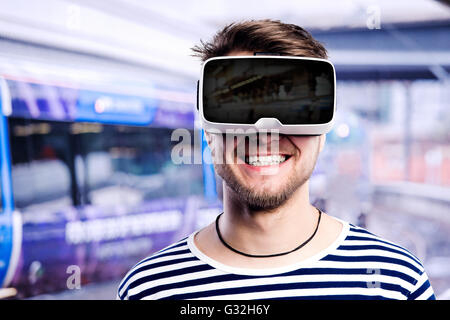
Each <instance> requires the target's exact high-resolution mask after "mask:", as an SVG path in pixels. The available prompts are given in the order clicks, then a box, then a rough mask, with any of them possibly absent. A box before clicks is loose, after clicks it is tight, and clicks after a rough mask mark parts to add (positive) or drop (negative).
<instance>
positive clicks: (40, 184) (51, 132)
mask: <svg viewBox="0 0 450 320" xmlns="http://www.w3.org/2000/svg"><path fill="white" fill-rule="evenodd" d="M68 129H69V125H68V124H67V123H63V122H60V123H58V122H46V121H36V120H27V119H16V118H9V130H10V139H11V143H10V144H11V162H12V163H11V175H12V183H13V194H14V200H15V206H16V207H17V208H19V209H22V210H28V209H30V210H33V211H35V210H39V211H43V212H51V211H54V210H57V209H61V208H63V207H67V206H70V205H72V203H73V201H72V196H71V192H72V191H73V186H72V185H71V184H72V183H73V181H71V173H70V171H71V170H73V165H72V163H73V156H72V155H71V152H70V148H68V145H69V138H70V137H69V134H68Z"/></svg>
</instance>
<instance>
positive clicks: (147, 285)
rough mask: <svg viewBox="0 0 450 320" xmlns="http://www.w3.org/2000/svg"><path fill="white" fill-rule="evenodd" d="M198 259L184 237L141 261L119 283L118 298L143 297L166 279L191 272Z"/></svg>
mask: <svg viewBox="0 0 450 320" xmlns="http://www.w3.org/2000/svg"><path fill="white" fill-rule="evenodd" d="M197 261H198V259H197V258H196V257H195V256H194V255H193V254H192V253H191V251H190V250H189V248H188V244H187V238H184V239H182V240H180V241H178V242H176V243H174V244H172V245H170V246H168V247H166V248H164V249H162V250H160V251H158V252H156V253H154V254H152V255H150V256H149V257H147V258H145V259H143V260H141V261H139V262H138V263H137V264H136V265H135V266H134V267H133V268H131V269H130V271H128V273H127V274H126V275H125V277H124V278H123V279H122V281H121V282H120V284H119V287H118V291H117V299H120V300H133V299H141V298H142V297H146V296H149V295H151V294H152V291H154V290H155V289H156V288H157V287H158V286H159V285H163V284H164V283H165V281H164V279H165V278H168V277H173V276H177V275H180V276H182V275H183V274H186V273H189V272H191V271H190V268H191V267H195V266H196V265H198V263H197Z"/></svg>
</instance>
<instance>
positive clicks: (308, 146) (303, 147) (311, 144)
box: [288, 136, 320, 153]
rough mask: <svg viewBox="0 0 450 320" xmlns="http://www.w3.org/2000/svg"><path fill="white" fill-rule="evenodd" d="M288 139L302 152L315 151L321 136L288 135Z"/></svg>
mask: <svg viewBox="0 0 450 320" xmlns="http://www.w3.org/2000/svg"><path fill="white" fill-rule="evenodd" d="M288 139H289V140H290V141H291V142H292V144H293V145H294V146H295V147H296V148H297V149H298V150H299V151H300V152H301V153H310V152H315V150H316V148H317V145H318V143H319V139H320V138H319V136H314V137H308V136H288Z"/></svg>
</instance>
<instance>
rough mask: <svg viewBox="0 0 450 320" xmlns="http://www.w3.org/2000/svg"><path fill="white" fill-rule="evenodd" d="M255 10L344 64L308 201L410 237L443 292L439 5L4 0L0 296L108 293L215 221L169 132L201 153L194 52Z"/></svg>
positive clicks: (446, 66)
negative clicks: (290, 26) (181, 133)
mask: <svg viewBox="0 0 450 320" xmlns="http://www.w3.org/2000/svg"><path fill="white" fill-rule="evenodd" d="M259 18H270V19H279V20H281V21H282V22H286V23H294V24H297V25H300V26H302V27H304V28H306V29H307V30H309V31H310V32H311V33H312V34H313V36H314V37H316V38H317V39H318V40H319V41H321V42H322V43H323V44H324V45H325V46H326V48H327V49H328V51H329V56H330V60H331V61H332V62H333V63H334V64H335V66H336V72H337V81H338V82H337V86H338V89H337V92H338V97H337V120H336V124H335V127H334V129H333V131H331V132H330V133H329V134H328V135H327V146H326V147H325V149H324V151H323V153H322V154H321V156H320V157H319V161H318V163H317V167H316V169H315V171H314V173H313V176H312V178H311V198H312V200H313V201H314V203H315V204H316V205H317V206H319V207H321V208H322V209H323V210H325V211H326V212H327V213H329V214H331V215H333V216H336V217H339V218H341V219H344V220H347V221H349V222H351V223H353V224H355V225H359V226H362V227H365V228H368V229H369V230H370V231H371V232H373V233H375V234H378V235H380V236H382V237H385V238H387V239H388V240H391V241H394V242H396V243H398V244H401V245H403V246H405V247H406V248H408V249H409V250H410V251H411V252H413V253H414V254H415V255H417V256H418V257H419V258H420V259H421V260H422V262H423V263H424V265H425V267H426V270H427V273H428V275H429V277H430V280H431V283H432V286H433V287H434V290H435V293H436V296H437V298H440V299H449V298H450V236H449V234H450V130H449V128H450V108H449V107H450V105H449V101H450V37H449V34H450V2H449V1H447V0H442V1H435V0H397V1H389V0H379V1H375V0H373V1H369V0H368V1H364V0H359V1H358V0H347V1H332V0H316V1H291V0H279V1H276V2H275V1H270V0H258V1H251V0H248V1H235V0H227V1H225V0H210V1H200V0H191V1H181V0H166V1H138V0H97V1H87V0H73V1H70V0H41V1H32V0H14V1H12V0H0V86H1V91H0V96H1V99H0V101H1V102H0V103H1V110H2V112H1V114H0V143H1V144H0V179H1V186H0V188H1V189H0V192H1V206H0V208H1V212H0V287H1V288H0V298H3V299H22V298H27V299H115V296H116V289H117V285H118V282H119V281H120V279H121V277H122V276H123V275H124V274H125V273H126V272H127V271H128V270H129V268H131V267H132V266H133V265H134V264H135V263H136V262H137V261H139V260H140V259H142V258H144V257H146V256H147V255H149V254H151V253H152V252H155V251H156V250H159V249H161V248H163V247H165V246H166V245H168V244H170V243H172V242H174V241H176V240H179V239H180V238H181V237H184V236H186V235H188V234H189V233H191V232H192V231H194V230H195V229H198V228H200V227H202V226H204V225H206V224H208V223H209V222H210V221H212V220H213V219H214V217H215V216H216V215H217V214H218V213H219V212H220V211H221V200H220V198H221V181H220V179H219V178H218V177H217V176H216V175H215V174H214V172H213V170H212V167H211V166H208V165H204V164H180V165H177V164H175V163H173V161H172V160H171V153H172V149H173V147H174V145H176V144H177V143H178V142H179V140H177V139H175V141H172V140H174V139H171V138H172V132H173V131H174V130H175V129H176V128H186V129H187V130H188V131H189V133H190V134H191V137H192V141H191V145H192V148H193V149H192V150H193V154H194V153H195V154H198V153H200V152H202V151H203V149H204V148H205V141H204V139H203V137H202V132H201V128H200V127H199V126H198V122H197V121H196V119H197V118H196V117H197V115H196V112H195V100H196V81H197V79H198V76H199V74H200V61H199V60H198V59H196V58H193V57H191V56H190V55H191V52H190V48H191V47H193V46H194V45H195V44H198V43H199V41H200V39H203V40H209V39H210V38H211V37H212V36H213V34H214V33H215V32H216V31H217V30H218V29H219V28H221V27H223V26H224V25H226V24H228V23H230V22H233V21H237V20H244V19H259Z"/></svg>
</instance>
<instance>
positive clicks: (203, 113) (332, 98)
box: [197, 53, 336, 135]
mask: <svg viewBox="0 0 450 320" xmlns="http://www.w3.org/2000/svg"><path fill="white" fill-rule="evenodd" d="M197 85H198V87H197V108H198V109H199V113H200V118H201V122H202V126H203V129H204V130H205V131H210V132H212V133H214V132H221V133H226V132H227V130H229V129H232V130H233V131H232V132H239V129H240V130H243V131H247V130H248V129H253V130H255V131H262V130H264V131H267V132H268V131H269V130H271V129H276V130H278V132H279V133H281V134H289V135H320V134H324V133H327V132H329V131H330V130H331V128H332V124H333V119H334V113H335V109H336V73H335V69H334V66H333V64H332V63H331V62H330V61H328V60H324V59H317V58H304V57H294V56H269V55H256V53H255V56H224V57H216V58H211V59H208V60H206V61H205V63H204V64H203V66H202V70H201V78H200V81H199V82H198V84H197Z"/></svg>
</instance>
